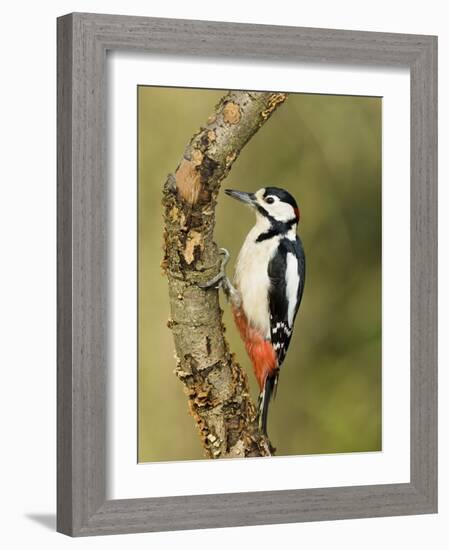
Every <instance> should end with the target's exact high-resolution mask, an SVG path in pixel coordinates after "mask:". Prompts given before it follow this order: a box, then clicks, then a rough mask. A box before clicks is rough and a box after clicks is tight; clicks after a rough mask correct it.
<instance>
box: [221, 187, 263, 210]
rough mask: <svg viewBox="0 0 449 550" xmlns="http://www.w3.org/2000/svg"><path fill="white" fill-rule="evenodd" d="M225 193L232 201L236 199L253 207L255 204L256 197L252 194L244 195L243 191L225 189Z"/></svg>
mask: <svg viewBox="0 0 449 550" xmlns="http://www.w3.org/2000/svg"><path fill="white" fill-rule="evenodd" d="M225 193H226V195H229V196H230V197H232V198H233V199H237V200H238V201H241V202H244V203H245V204H249V205H250V206H254V204H255V202H256V196H255V195H254V193H245V192H244V191H235V190H234V189H225Z"/></svg>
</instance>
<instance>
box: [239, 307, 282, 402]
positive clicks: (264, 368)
mask: <svg viewBox="0 0 449 550" xmlns="http://www.w3.org/2000/svg"><path fill="white" fill-rule="evenodd" d="M232 312H233V314H234V321H235V324H236V325H237V328H238V329H239V332H240V336H241V337H242V340H243V342H244V343H245V348H246V352H247V353H248V355H249V358H250V359H251V363H252V364H253V370H254V374H255V376H256V379H257V382H258V384H259V388H260V391H262V390H263V387H264V385H265V381H266V379H267V377H268V375H270V374H271V373H273V372H274V371H275V370H276V368H277V357H276V353H275V351H274V349H273V346H272V345H271V342H269V341H268V340H265V338H264V337H263V336H262V335H261V334H260V332H259V331H258V330H256V329H255V328H254V327H251V326H250V324H249V323H248V320H247V318H246V315H245V314H244V312H243V310H242V309H240V308H232Z"/></svg>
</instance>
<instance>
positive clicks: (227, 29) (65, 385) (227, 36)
mask: <svg viewBox="0 0 449 550" xmlns="http://www.w3.org/2000/svg"><path fill="white" fill-rule="evenodd" d="M57 28H58V62H57V68H58V107H57V109H58V339H57V342H58V384H57V391H58V405H57V407H58V408H57V416H58V429H57V434H58V444H57V450H58V457H57V464H58V472H57V475H58V482H57V530H58V531H60V532H61V533H65V534H67V535H72V536H82V535H100V534H114V533H132V532H142V531H164V530H178V529H197V528H211V527H230V526H239V525H261V524H273V523H288V522H302V521H316V520H333V519H343V518H364V517H373V516H395V515H404V514H425V513H432V512H436V511H437V38H436V37H435V36H421V35H408V34H390V33H377V32H375V33H374V32H358V31H357V32H356V31H345V30H329V29H310V28H297V27H279V26H268V25H248V24H237V23H217V22H206V21H187V20H174V19H154V18H144V17H128V16H118V15H99V14H83V13H73V14H69V15H66V16H63V17H60V18H59V19H58V21H57ZM108 50H128V51H136V52H149V53H157V54H171V55H178V56H179V55H191V56H201V57H211V56H212V57H220V58H223V57H226V58H229V59H237V58H254V59H256V58H257V59H265V60H267V59H270V60H278V61H279V62H281V61H285V60H288V61H311V62H327V63H337V64H348V63H353V64H358V65H370V66H372V65H387V66H392V67H408V68H409V69H410V74H411V87H410V94H411V96H410V97H411V142H410V147H411V151H410V159H411V181H410V192H411V227H410V231H411V266H410V270H411V296H410V300H411V363H410V369H411V387H410V392H411V410H410V414H411V426H410V429H411V432H410V435H411V440H410V441H411V448H410V453H411V465H410V466H411V476H410V482H409V483H400V484H387V485H368V486H350V487H335V488H314V489H301V490H282V491H263V492H250V493H248V492H246V493H245V492H242V493H231V494H212V495H194V496H173V497H164V498H142V499H127V500H108V499H107V497H106V494H107V493H106V478H107V468H106V424H107V422H106V411H107V402H106V383H107V368H108V353H107V332H108V329H107V327H108V300H107V294H108V288H107V280H108V277H107V274H108V273H107V270H108V256H107V249H108V231H109V228H108V208H107V203H108V186H107V174H106V93H107V80H106V53H107V51H108Z"/></svg>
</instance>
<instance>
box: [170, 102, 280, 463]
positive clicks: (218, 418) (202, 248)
mask: <svg viewBox="0 0 449 550" xmlns="http://www.w3.org/2000/svg"><path fill="white" fill-rule="evenodd" d="M285 99H286V94H284V93H262V92H230V93H228V94H226V95H225V96H224V97H223V98H222V99H221V101H220V103H219V104H218V105H217V107H216V109H215V112H214V114H212V115H211V116H210V117H209V119H208V121H207V125H206V126H204V127H202V128H201V129H200V131H199V132H198V133H197V134H195V135H194V136H193V137H192V139H191V141H190V143H189V144H188V145H187V148H186V150H185V152H184V156H183V158H182V160H181V162H180V164H179V166H178V168H177V169H176V172H175V174H174V175H173V174H171V175H170V176H169V177H168V179H167V182H166V184H165V187H164V192H163V206H164V210H165V232H164V240H165V257H164V260H163V264H162V265H163V267H164V269H165V271H166V273H167V276H168V287H169V297H170V308H171V319H170V320H169V322H168V326H169V327H170V328H171V329H172V331H173V337H174V341H175V349H176V356H177V366H176V371H175V372H176V374H177V376H178V377H179V379H180V380H181V381H182V382H183V383H184V386H185V391H186V393H187V396H188V400H189V408H190V412H191V414H192V416H193V418H194V419H195V421H196V423H197V426H198V428H199V432H200V436H201V440H202V444H203V446H204V449H205V451H206V454H207V456H208V457H210V458H220V457H233V456H234V457H244V456H267V455H270V443H269V441H268V440H267V438H266V437H264V435H263V434H262V433H261V432H260V431H259V429H258V426H257V421H256V416H257V411H256V407H255V405H254V403H253V401H252V400H251V397H250V392H249V386H248V380H247V377H246V374H245V372H244V371H243V370H242V369H241V367H240V366H239V365H238V364H237V362H236V361H235V359H234V356H233V354H231V353H230V351H229V347H228V344H227V342H226V340H225V338H224V334H223V333H224V330H225V328H224V325H223V323H222V311H221V309H220V305H219V301H218V291H217V290H215V289H209V290H203V289H201V288H199V286H198V283H204V282H206V281H208V280H210V279H211V278H212V277H213V276H214V275H216V274H217V272H218V271H219V268H220V257H219V254H218V249H217V246H216V244H215V243H214V241H213V230H214V225H215V205H216V199H217V195H218V191H219V187H220V183H221V181H222V180H223V179H224V178H225V177H226V176H227V175H228V173H229V171H230V169H231V167H232V165H233V163H234V161H235V160H236V158H237V157H238V155H239V153H240V152H241V150H242V148H243V147H244V145H245V144H246V143H247V142H248V141H249V140H250V139H251V137H252V136H253V135H254V134H255V133H256V132H257V130H258V129H259V128H260V127H261V126H262V125H263V124H264V123H265V122H266V121H267V120H268V118H269V117H270V116H271V115H272V113H273V112H274V111H275V109H276V107H277V106H278V105H279V104H281V103H283V102H284V101H285Z"/></svg>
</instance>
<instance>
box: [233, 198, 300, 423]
mask: <svg viewBox="0 0 449 550" xmlns="http://www.w3.org/2000/svg"><path fill="white" fill-rule="evenodd" d="M226 193H227V194H228V195H230V196H231V197H234V198H236V199H238V200H240V201H242V202H244V203H246V204H248V205H249V206H251V207H252V208H253V209H254V210H255V212H256V224H255V225H254V227H253V228H252V229H251V230H250V232H249V233H248V235H247V237H246V239H245V242H244V243H243V246H242V248H241V251H240V253H239V257H238V259H237V263H236V268H235V275H234V285H235V288H234V287H233V286H232V285H230V283H229V282H228V283H227V289H228V294H229V296H230V299H231V303H232V306H233V310H234V318H235V320H236V324H237V326H238V328H239V331H240V334H241V336H242V338H243V340H244V342H245V346H246V349H247V352H248V355H249V356H250V359H251V361H252V363H253V367H254V372H255V375H256V378H257V380H258V383H259V387H260V391H261V393H260V399H259V421H260V426H261V428H262V430H263V431H264V433H265V434H266V431H267V414H268V405H269V402H270V398H271V396H272V395H273V394H274V392H275V389H276V385H277V380H278V377H279V368H280V366H281V365H282V363H283V361H284V359H285V355H286V353H287V350H288V347H289V344H290V339H291V337H292V332H293V326H294V322H295V318H296V315H297V312H298V308H299V305H300V303H301V299H302V295H303V290H304V283H305V255H304V249H303V246H302V242H301V240H300V238H299V237H298V235H297V233H296V229H297V225H298V222H299V219H300V212H299V208H298V205H297V203H296V201H295V199H294V198H293V197H292V195H291V194H290V193H288V192H287V191H285V190H284V189H280V188H278V187H266V188H262V189H259V191H257V192H256V193H244V192H241V191H235V190H226Z"/></svg>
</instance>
